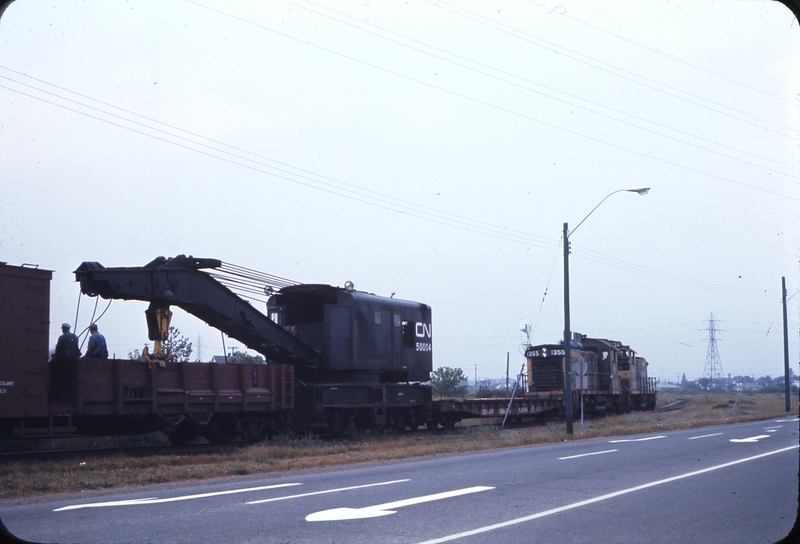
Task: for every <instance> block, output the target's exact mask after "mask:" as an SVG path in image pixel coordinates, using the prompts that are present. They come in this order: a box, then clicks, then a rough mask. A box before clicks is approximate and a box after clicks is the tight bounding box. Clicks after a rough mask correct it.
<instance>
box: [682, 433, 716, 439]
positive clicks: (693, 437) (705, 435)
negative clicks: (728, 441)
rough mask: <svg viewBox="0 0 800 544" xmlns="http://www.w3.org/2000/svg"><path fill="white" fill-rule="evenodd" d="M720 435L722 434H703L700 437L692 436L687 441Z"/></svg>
mask: <svg viewBox="0 0 800 544" xmlns="http://www.w3.org/2000/svg"><path fill="white" fill-rule="evenodd" d="M721 434H722V433H714V434H704V435H701V436H692V437H691V438H689V440H697V439H698V438H708V437H709V436H719V435H721Z"/></svg>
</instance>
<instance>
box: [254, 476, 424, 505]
mask: <svg viewBox="0 0 800 544" xmlns="http://www.w3.org/2000/svg"><path fill="white" fill-rule="evenodd" d="M410 481H411V480H410V479H409V478H406V479H405V480H392V481H391V482H378V483H376V484H365V485H354V486H351V487H340V488H338V489H326V490H324V491H312V492H310V493H301V494H300V495H289V496H287V497H274V498H272V499H261V500H258V501H250V502H248V503H247V504H261V503H264V502H274V501H285V500H286V499H298V498H300V497H310V496H312V495H324V494H326V493H338V492H339V491H350V490H351V489H363V488H365V487H375V486H377V485H390V484H399V483H401V482H410Z"/></svg>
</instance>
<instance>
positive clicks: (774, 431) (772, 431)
mask: <svg viewBox="0 0 800 544" xmlns="http://www.w3.org/2000/svg"><path fill="white" fill-rule="evenodd" d="M767 432H768V433H777V432H778V431H776V430H775V429H769V430H767Z"/></svg>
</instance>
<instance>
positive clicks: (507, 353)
mask: <svg viewBox="0 0 800 544" xmlns="http://www.w3.org/2000/svg"><path fill="white" fill-rule="evenodd" d="M510 360H511V352H508V351H507V352H506V395H508V363H509V361H510Z"/></svg>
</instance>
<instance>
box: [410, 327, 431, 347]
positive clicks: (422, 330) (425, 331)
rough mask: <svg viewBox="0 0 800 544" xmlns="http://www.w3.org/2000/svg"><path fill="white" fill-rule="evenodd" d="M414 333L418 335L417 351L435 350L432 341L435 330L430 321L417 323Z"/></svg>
mask: <svg viewBox="0 0 800 544" xmlns="http://www.w3.org/2000/svg"><path fill="white" fill-rule="evenodd" d="M414 333H415V334H416V335H417V343H416V349H417V351H433V344H432V343H431V338H433V332H432V329H431V324H430V323H419V322H418V323H415V325H414ZM420 340H422V341H420Z"/></svg>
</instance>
